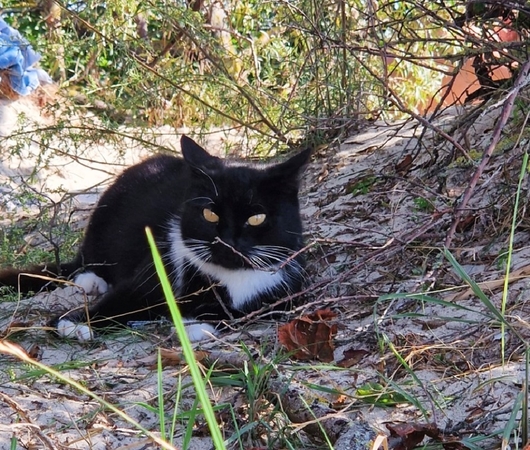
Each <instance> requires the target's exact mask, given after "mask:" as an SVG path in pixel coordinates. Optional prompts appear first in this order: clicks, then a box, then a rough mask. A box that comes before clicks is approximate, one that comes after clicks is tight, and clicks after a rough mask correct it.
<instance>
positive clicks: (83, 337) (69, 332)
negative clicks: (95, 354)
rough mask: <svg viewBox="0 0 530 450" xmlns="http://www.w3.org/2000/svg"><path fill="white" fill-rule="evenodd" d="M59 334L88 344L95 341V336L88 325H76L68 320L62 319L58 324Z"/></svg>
mask: <svg viewBox="0 0 530 450" xmlns="http://www.w3.org/2000/svg"><path fill="white" fill-rule="evenodd" d="M57 333H59V335H60V336H62V337H66V338H70V339H77V340H78V341H80V342H87V341H91V340H92V339H94V334H93V333H92V330H91V329H90V327H89V326H88V325H85V324H83V323H75V322H72V321H71V320H68V319H61V320H59V322H58V323H57Z"/></svg>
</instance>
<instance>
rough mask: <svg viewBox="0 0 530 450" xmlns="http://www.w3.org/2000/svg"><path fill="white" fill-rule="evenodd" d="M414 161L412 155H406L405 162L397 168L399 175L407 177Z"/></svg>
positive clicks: (400, 163) (397, 165)
mask: <svg viewBox="0 0 530 450" xmlns="http://www.w3.org/2000/svg"><path fill="white" fill-rule="evenodd" d="M412 161H413V160H412V155H405V157H404V158H403V160H402V161H401V162H399V163H398V164H396V166H395V169H396V172H397V174H398V175H405V174H406V173H407V172H408V170H409V169H410V166H412Z"/></svg>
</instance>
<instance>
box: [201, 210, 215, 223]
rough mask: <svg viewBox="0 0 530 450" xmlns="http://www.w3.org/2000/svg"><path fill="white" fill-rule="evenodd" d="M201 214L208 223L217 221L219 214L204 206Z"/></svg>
mask: <svg viewBox="0 0 530 450" xmlns="http://www.w3.org/2000/svg"><path fill="white" fill-rule="evenodd" d="M202 215H203V216H204V218H205V219H206V221H207V222H210V223H217V222H219V216H218V215H217V214H215V213H214V212H213V211H212V210H211V209H210V208H204V209H203V210H202Z"/></svg>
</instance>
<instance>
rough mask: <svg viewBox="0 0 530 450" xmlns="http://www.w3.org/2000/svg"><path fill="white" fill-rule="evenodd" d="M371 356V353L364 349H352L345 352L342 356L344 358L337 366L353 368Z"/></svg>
mask: <svg viewBox="0 0 530 450" xmlns="http://www.w3.org/2000/svg"><path fill="white" fill-rule="evenodd" d="M369 354H370V352H369V351H368V350H364V349H362V348H358V349H354V348H350V349H348V350H344V352H342V356H344V358H343V359H341V360H340V361H339V362H338V363H337V365H338V366H340V367H344V368H348V367H352V366H354V365H355V364H357V363H358V362H359V361H360V360H361V359H363V358H364V357H365V356H366V355H369Z"/></svg>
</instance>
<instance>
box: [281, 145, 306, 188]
mask: <svg viewBox="0 0 530 450" xmlns="http://www.w3.org/2000/svg"><path fill="white" fill-rule="evenodd" d="M311 151H312V150H311V149H310V148H308V149H306V150H303V151H301V152H300V153H297V154H296V155H294V156H291V157H290V158H289V159H287V160H286V161H283V162H281V163H279V164H276V165H274V166H273V167H272V168H271V169H272V170H271V173H272V175H273V176H274V177H282V178H284V179H288V180H292V181H296V182H297V181H298V179H299V177H300V175H301V174H302V172H303V171H304V169H305V167H306V166H307V164H308V163H309V157H310V156H311Z"/></svg>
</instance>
